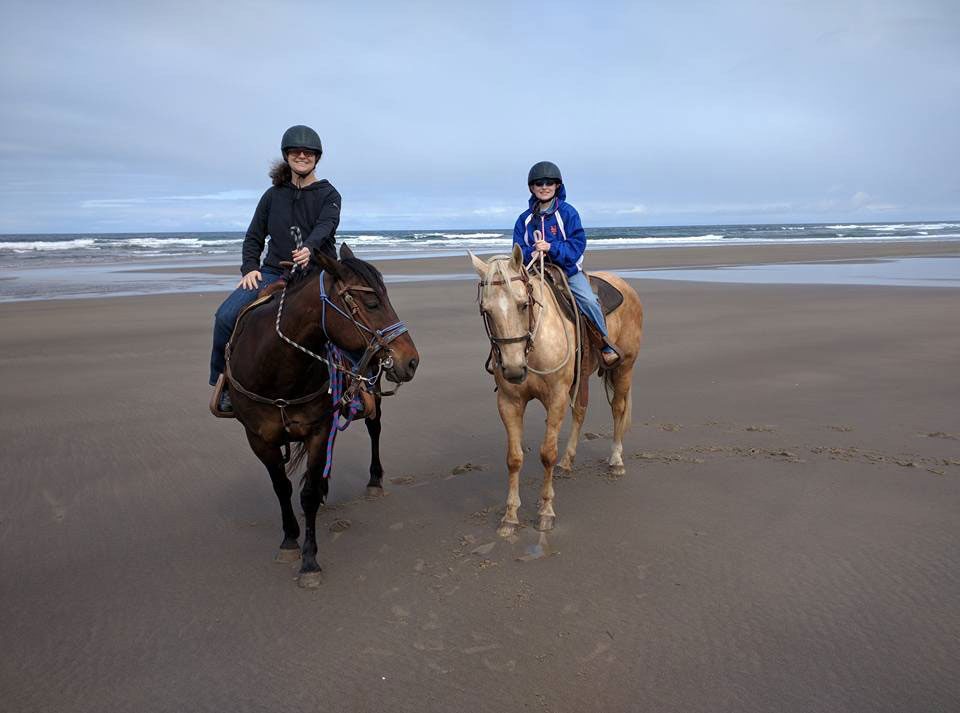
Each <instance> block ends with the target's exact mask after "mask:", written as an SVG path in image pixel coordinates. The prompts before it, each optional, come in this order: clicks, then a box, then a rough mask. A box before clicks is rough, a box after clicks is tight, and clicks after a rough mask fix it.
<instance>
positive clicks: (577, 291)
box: [567, 272, 607, 339]
mask: <svg viewBox="0 0 960 713" xmlns="http://www.w3.org/2000/svg"><path fill="white" fill-rule="evenodd" d="M567 283H569V285H570V291H571V292H572V293H573V296H574V297H575V298H576V300H577V306H578V307H579V308H580V311H581V312H583V313H584V314H585V315H586V316H587V317H588V318H589V319H590V321H591V322H593V323H594V324H595V325H596V326H597V329H598V330H600V334H602V335H603V338H604V339H606V338H607V321H606V320H605V319H604V318H603V310H602V309H601V308H600V300H599V299H597V296H596V295H595V294H593V290H591V289H590V280H589V279H588V278H587V276H586V275H585V274H583V273H582V272H578V273H577V274H576V275H574V276H573V277H570V276H569V275H568V276H567Z"/></svg>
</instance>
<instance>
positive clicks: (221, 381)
mask: <svg viewBox="0 0 960 713" xmlns="http://www.w3.org/2000/svg"><path fill="white" fill-rule="evenodd" d="M226 386H227V384H226V377H225V376H224V375H223V374H220V376H218V377H217V383H216V385H215V386H214V387H213V395H212V396H211V397H210V413H212V414H213V415H214V416H216V417H217V418H236V417H237V415H236V414H235V413H234V412H233V411H232V410H231V411H221V410H220V397H221V395H222V394H223V390H224V389H225V388H226Z"/></svg>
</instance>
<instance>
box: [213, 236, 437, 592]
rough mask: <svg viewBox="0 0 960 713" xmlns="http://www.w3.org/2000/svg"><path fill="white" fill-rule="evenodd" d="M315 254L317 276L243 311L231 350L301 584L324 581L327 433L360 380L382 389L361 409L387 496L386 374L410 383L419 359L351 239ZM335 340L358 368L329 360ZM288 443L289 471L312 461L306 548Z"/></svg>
mask: <svg viewBox="0 0 960 713" xmlns="http://www.w3.org/2000/svg"><path fill="white" fill-rule="evenodd" d="M313 257H314V259H315V260H316V262H317V263H318V264H319V266H320V268H321V269H322V272H321V273H320V274H319V277H317V275H316V273H313V274H312V275H311V274H308V275H306V276H301V277H299V279H298V280H296V281H294V282H291V283H290V284H288V285H287V286H286V287H285V288H284V292H283V293H282V294H281V295H279V296H278V295H274V298H273V299H272V300H271V301H269V302H267V303H265V304H262V305H259V306H258V307H255V308H254V309H252V310H250V311H249V312H248V313H246V314H245V315H244V316H243V317H242V318H241V320H240V323H239V324H238V326H237V329H236V331H235V332H234V335H233V338H232V340H231V343H230V347H229V349H228V353H227V354H228V361H227V378H228V383H229V388H230V396H231V399H232V401H233V409H234V413H235V414H236V417H237V419H238V420H239V421H240V422H241V423H242V424H243V427H244V428H245V429H246V432H247V440H248V441H249V442H250V447H251V448H252V449H253V452H254V453H255V454H256V455H257V457H258V458H259V459H260V460H261V461H262V462H263V464H264V465H265V466H266V468H267V472H269V474H270V479H271V480H272V481H273V490H274V492H275V493H276V494H277V499H278V500H279V501H280V512H281V516H282V520H283V542H282V543H281V544H280V551H279V553H278V555H277V561H278V562H294V561H296V560H297V558H301V557H302V560H303V561H302V564H301V567H300V577H299V583H300V585H301V586H304V587H315V586H317V585H318V584H319V583H320V565H319V564H317V540H316V531H315V528H316V518H317V510H318V509H319V507H320V504H321V503H322V502H323V501H324V498H325V497H326V495H327V491H328V483H327V478H326V477H325V476H326V475H327V474H328V472H329V468H328V466H327V463H328V459H330V458H332V456H333V439H332V438H331V430H332V429H334V428H336V427H337V426H338V423H339V421H340V419H341V417H342V416H345V417H347V418H349V417H351V416H353V414H352V413H345V412H346V410H347V408H348V401H349V400H350V398H351V397H352V396H355V395H356V393H357V389H358V387H359V386H360V385H361V383H363V385H364V387H365V388H367V389H369V390H371V391H373V392H374V393H375V394H376V396H377V398H376V402H375V408H374V409H373V413H370V412H369V411H368V413H367V414H365V416H366V418H365V420H366V425H367V431H368V432H369V434H370V441H371V448H372V463H371V466H370V482H369V483H368V486H367V490H368V493H371V492H379V493H382V486H381V478H382V476H383V467H382V465H381V464H380V398H379V392H378V391H377V390H376V389H377V388H378V384H379V378H380V376H381V374H383V375H385V376H386V377H387V378H388V379H390V381H393V382H395V383H397V384H399V383H401V382H404V381H409V380H410V379H412V378H413V374H414V372H415V371H416V369H417V364H418V363H419V361H420V355H419V354H418V353H417V348H416V347H415V346H414V344H413V340H412V339H411V338H410V334H409V333H408V332H407V330H406V327H405V326H404V325H403V323H402V322H400V321H399V320H398V319H397V314H396V312H394V310H393V306H392V305H391V304H390V300H389V299H388V297H387V290H386V287H384V284H383V278H382V276H381V275H380V273H379V272H378V271H377V270H376V268H374V267H373V266H372V265H370V264H369V263H366V262H364V261H363V260H360V259H358V258H356V257H355V256H354V255H353V252H351V250H350V248H349V247H347V246H346V245H343V246H342V247H341V248H340V260H339V261H338V260H335V259H334V258H331V257H329V256H327V255H325V254H323V253H321V252H319V251H316V250H315V251H314V252H313ZM278 297H279V299H278ZM330 342H332V343H333V345H335V346H336V347H337V348H338V349H340V350H343V351H344V352H353V353H355V354H357V353H361V352H362V354H363V356H362V357H361V358H360V360H359V362H358V364H357V365H356V366H354V365H353V364H351V363H349V362H348V361H346V360H343V361H341V362H337V360H336V357H331V354H332V353H334V352H331V351H328V346H329V343H330ZM321 355H326V356H321ZM344 381H346V382H347V385H346V387H345V388H344V389H343V393H344V396H343V398H340V399H338V401H337V402H336V403H334V398H336V397H337V396H338V395H339V394H338V393H337V392H338V390H339V389H338V388H336V387H340V386H341V385H342V384H343V382H344ZM368 400H370V401H372V400H371V399H368ZM332 435H334V436H335V435H336V432H335V431H334V432H333V434H332ZM291 442H292V443H296V444H297V448H296V454H295V456H294V458H293V461H292V463H291V466H290V470H291V471H293V470H294V469H295V468H296V466H297V464H299V462H300V461H301V460H302V459H303V457H304V456H306V459H307V468H306V472H305V473H304V475H303V479H302V488H301V490H300V504H301V506H302V507H303V519H304V528H305V530H306V532H305V533H304V539H303V548H302V550H300V548H299V544H298V538H299V537H300V526H299V524H298V523H297V517H296V515H295V514H294V512H293V506H292V505H291V502H290V497H291V494H292V492H293V488H292V486H291V483H290V480H289V479H288V478H287V469H286V467H285V464H284V463H285V459H284V457H283V453H282V448H283V447H286V446H289V444H290V443H291Z"/></svg>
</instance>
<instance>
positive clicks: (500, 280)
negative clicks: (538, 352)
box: [470, 245, 534, 384]
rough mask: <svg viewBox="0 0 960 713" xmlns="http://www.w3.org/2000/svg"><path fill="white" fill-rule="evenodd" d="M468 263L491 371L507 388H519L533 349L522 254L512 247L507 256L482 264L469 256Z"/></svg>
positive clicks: (530, 305) (528, 288)
mask: <svg viewBox="0 0 960 713" xmlns="http://www.w3.org/2000/svg"><path fill="white" fill-rule="evenodd" d="M470 259H471V260H472V261H473V267H474V269H475V270H476V271H477V274H478V275H479V276H480V288H479V296H478V300H479V302H480V314H481V315H482V317H483V322H484V326H485V327H486V329H487V336H488V337H489V338H490V344H491V346H492V348H493V354H494V367H495V368H498V369H500V372H501V373H502V374H503V378H504V379H506V380H507V381H509V382H510V383H511V384H522V383H523V381H524V380H525V379H526V378H527V352H529V351H530V349H531V348H532V346H533V304H534V300H533V295H532V292H531V284H530V278H529V276H528V275H527V271H526V268H525V267H524V265H523V253H522V252H521V251H520V247H519V246H518V245H514V246H513V253H512V254H511V255H509V256H502V255H501V256H495V257H492V258H490V261H489V262H484V261H483V260H481V259H480V258H478V257H477V256H476V255H474V254H473V253H470Z"/></svg>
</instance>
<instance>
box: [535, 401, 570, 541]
mask: <svg viewBox="0 0 960 713" xmlns="http://www.w3.org/2000/svg"><path fill="white" fill-rule="evenodd" d="M546 406H547V430H546V433H545V434H544V436H543V443H541V444H540V462H541V463H542V464H543V485H542V486H541V488H540V509H539V510H538V511H537V514H539V515H540V522H539V523H538V524H537V529H538V530H540V531H541V532H544V531H546V530H552V529H553V523H554V521H555V520H556V519H557V515H556V513H555V512H554V511H553V466H554V464H555V463H556V462H557V438H558V436H559V435H560V427H561V426H562V425H563V415H564V413H565V412H566V408H567V396H566V393H565V392H564V391H563V390H559V391H556V392H555V393H554V394H552V397H551V399H550V402H549V403H548V404H546Z"/></svg>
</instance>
